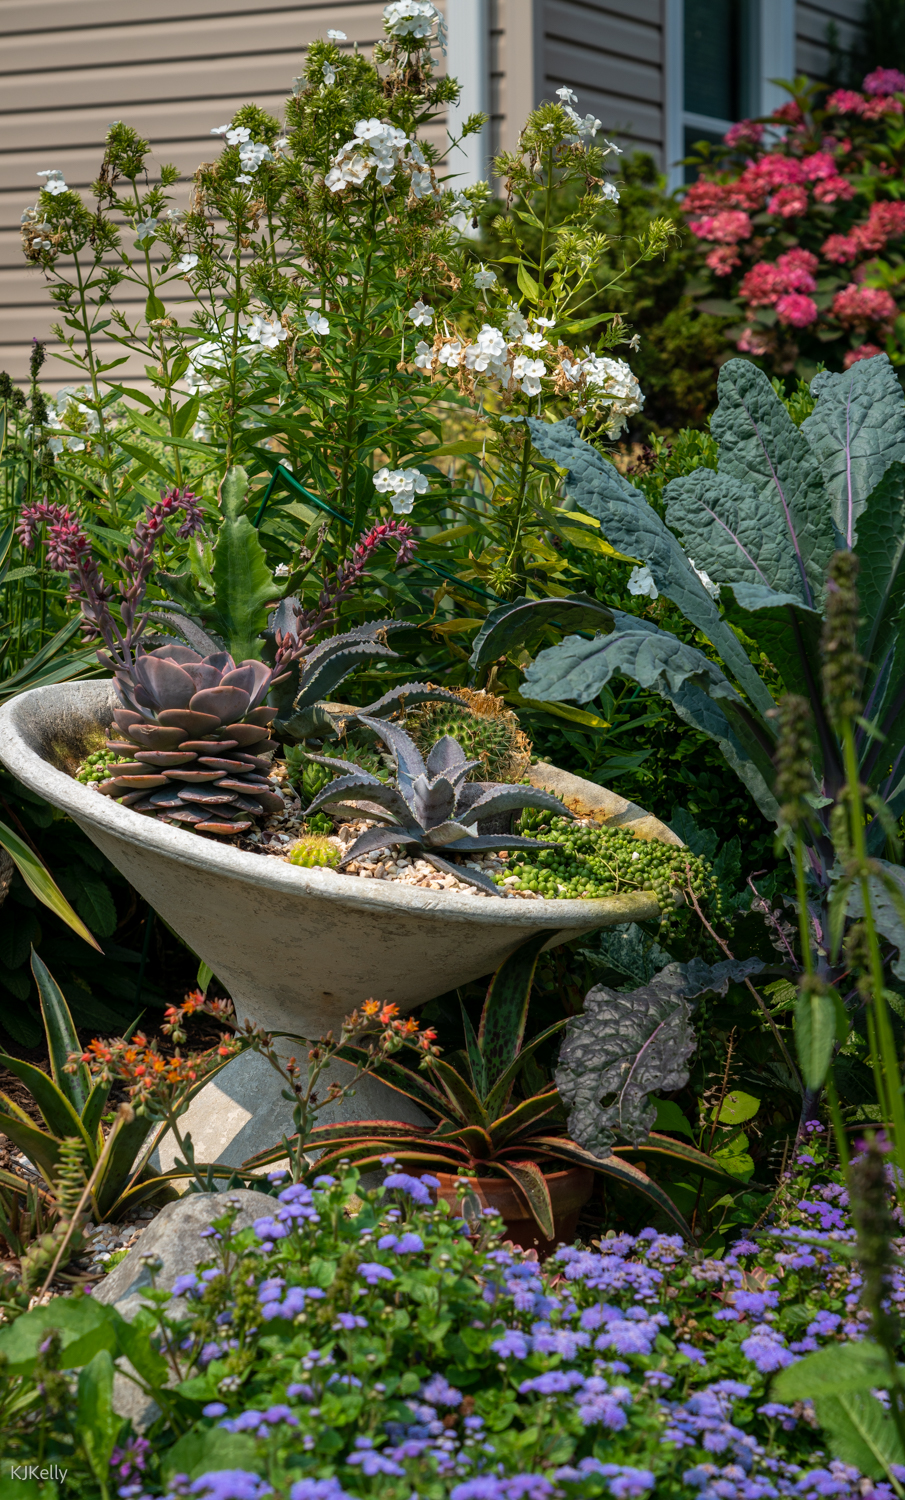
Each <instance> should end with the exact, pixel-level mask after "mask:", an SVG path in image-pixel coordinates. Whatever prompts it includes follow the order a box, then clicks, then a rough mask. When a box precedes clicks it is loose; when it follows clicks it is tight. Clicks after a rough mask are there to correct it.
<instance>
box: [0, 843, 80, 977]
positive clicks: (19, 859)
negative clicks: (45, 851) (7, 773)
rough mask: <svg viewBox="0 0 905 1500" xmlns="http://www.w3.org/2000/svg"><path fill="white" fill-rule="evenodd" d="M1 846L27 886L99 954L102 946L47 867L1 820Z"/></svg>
mask: <svg viewBox="0 0 905 1500" xmlns="http://www.w3.org/2000/svg"><path fill="white" fill-rule="evenodd" d="M0 848H3V849H5V850H6V852H7V854H9V855H10V857H11V858H12V860H13V862H14V863H15V865H16V868H17V870H18V871H19V874H20V875H21V876H22V879H23V880H24V881H25V884H26V885H27V886H28V889H29V890H30V891H31V892H32V893H33V894H34V895H35V896H37V898H38V900H39V901H42V902H43V903H44V905H45V906H46V907H48V908H49V909H50V910H51V911H52V912H53V913H54V914H55V915H56V916H58V917H61V918H62V920H63V921H64V922H66V923H67V925H68V926H69V927H71V928H72V930H73V932H77V933H78V935H79V937H81V938H84V939H85V942H86V943H90V944H91V946H92V948H96V949H97V951H98V953H102V952H103V949H102V948H101V947H100V945H99V944H98V943H97V942H96V941H95V939H94V938H93V937H92V935H91V933H90V932H89V931H88V928H87V927H86V926H85V924H84V922H83V921H82V919H81V917H79V916H77V915H76V913H75V912H74V911H73V909H72V907H71V906H70V905H69V902H68V901H67V900H66V897H65V896H64V895H63V892H62V891H61V890H60V888H59V886H58V885H57V884H56V882H55V881H54V880H53V879H52V877H51V876H50V874H49V873H48V871H47V870H46V869H45V868H44V866H43V865H42V863H41V861H40V860H39V859H38V856H37V855H36V854H35V853H34V852H33V850H32V849H30V848H29V846H28V844H26V843H25V841H24V839H20V837H19V835H18V834H17V833H14V832H13V830H12V828H8V827H7V825H6V824H5V823H0Z"/></svg>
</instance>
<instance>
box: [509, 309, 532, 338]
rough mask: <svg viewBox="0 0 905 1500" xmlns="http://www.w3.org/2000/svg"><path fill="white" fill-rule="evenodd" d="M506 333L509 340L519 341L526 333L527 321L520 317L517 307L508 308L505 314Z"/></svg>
mask: <svg viewBox="0 0 905 1500" xmlns="http://www.w3.org/2000/svg"><path fill="white" fill-rule="evenodd" d="M506 331H507V333H508V334H509V337H510V338H511V339H520V338H521V337H522V334H524V333H527V332H528V320H527V318H523V317H522V314H521V313H520V312H519V310H518V308H517V307H510V308H509V309H508V310H507V312H506Z"/></svg>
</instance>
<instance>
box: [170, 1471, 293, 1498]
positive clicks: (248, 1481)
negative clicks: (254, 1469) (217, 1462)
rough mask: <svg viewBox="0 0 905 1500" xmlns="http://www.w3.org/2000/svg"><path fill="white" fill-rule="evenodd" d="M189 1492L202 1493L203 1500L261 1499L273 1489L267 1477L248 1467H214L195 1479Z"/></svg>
mask: <svg viewBox="0 0 905 1500" xmlns="http://www.w3.org/2000/svg"><path fill="white" fill-rule="evenodd" d="M188 1493H189V1494H190V1495H200V1496H201V1497H202V1500H261V1497H262V1496H263V1495H272V1494H273V1490H272V1489H271V1487H270V1485H269V1484H268V1483H267V1481H266V1479H262V1478H261V1477H260V1475H259V1474H251V1473H249V1471H248V1470H247V1469H216V1470H213V1469H212V1470H211V1471H210V1473H208V1474H202V1475H200V1477H199V1478H198V1479H196V1480H194V1482H193V1483H192V1484H190V1485H189V1488H188Z"/></svg>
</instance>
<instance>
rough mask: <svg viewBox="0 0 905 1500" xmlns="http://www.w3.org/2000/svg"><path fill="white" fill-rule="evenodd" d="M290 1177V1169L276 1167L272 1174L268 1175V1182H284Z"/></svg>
mask: <svg viewBox="0 0 905 1500" xmlns="http://www.w3.org/2000/svg"><path fill="white" fill-rule="evenodd" d="M288 1176H289V1168H288V1167H275V1168H274V1170H273V1171H272V1172H268V1173H267V1181H268V1182H282V1181H283V1178H284V1177H288Z"/></svg>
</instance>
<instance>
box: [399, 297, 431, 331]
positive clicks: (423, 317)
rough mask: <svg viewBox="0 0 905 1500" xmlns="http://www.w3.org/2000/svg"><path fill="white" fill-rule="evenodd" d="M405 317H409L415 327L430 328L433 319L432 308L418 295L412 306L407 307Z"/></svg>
mask: <svg viewBox="0 0 905 1500" xmlns="http://www.w3.org/2000/svg"><path fill="white" fill-rule="evenodd" d="M406 317H408V318H411V320H412V322H413V323H414V325H415V327H416V328H430V326H431V324H432V323H433V321H434V309H433V308H432V307H431V306H430V304H429V303H427V302H422V301H421V298H420V297H419V298H418V301H417V302H416V303H415V305H414V307H410V308H409V310H408V312H407V313H406Z"/></svg>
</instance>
